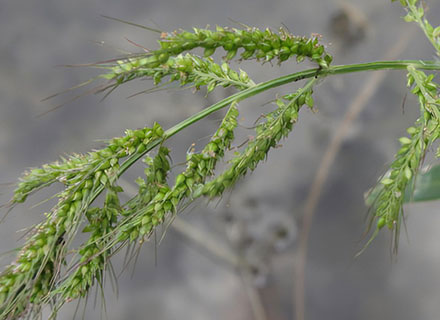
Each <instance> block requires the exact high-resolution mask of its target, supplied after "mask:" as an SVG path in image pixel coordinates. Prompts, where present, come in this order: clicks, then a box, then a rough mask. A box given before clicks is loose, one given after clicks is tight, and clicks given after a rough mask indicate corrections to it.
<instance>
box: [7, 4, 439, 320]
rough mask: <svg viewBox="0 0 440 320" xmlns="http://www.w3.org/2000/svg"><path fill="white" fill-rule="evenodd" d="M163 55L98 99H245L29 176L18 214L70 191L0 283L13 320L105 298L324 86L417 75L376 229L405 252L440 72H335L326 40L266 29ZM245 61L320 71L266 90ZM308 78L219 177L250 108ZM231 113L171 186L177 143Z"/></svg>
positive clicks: (128, 69) (435, 119)
mask: <svg viewBox="0 0 440 320" xmlns="http://www.w3.org/2000/svg"><path fill="white" fill-rule="evenodd" d="M400 2H401V3H402V5H404V6H405V8H406V9H407V10H408V17H407V20H415V21H417V22H418V23H419V24H420V25H421V27H422V28H423V30H424V31H425V34H426V35H427V36H428V38H429V39H430V41H431V42H432V43H433V44H434V47H435V48H436V49H438V48H440V44H439V34H440V31H439V30H440V29H439V28H435V29H434V28H432V27H431V26H430V25H429V23H428V22H427V21H426V19H425V18H424V11H423V8H422V7H417V1H415V0H408V1H406V0H400ZM437 29H439V30H437ZM159 45H160V48H159V49H158V50H155V51H148V52H144V53H141V54H137V55H132V56H130V57H126V58H123V59H121V60H113V61H115V62H114V63H113V62H109V63H98V64H97V65H96V66H98V67H100V68H104V69H107V70H108V73H106V74H103V75H101V76H99V77H98V78H104V79H106V80H108V81H109V83H108V84H107V85H105V86H104V87H98V88H97V90H96V91H97V92H100V91H105V90H107V89H109V88H116V87H118V86H119V85H121V84H123V83H126V82H128V81H130V80H133V79H138V78H148V79H151V80H153V82H154V85H155V86H159V85H166V84H170V83H175V82H177V83H180V85H182V86H184V87H189V88H196V89H200V88H201V87H202V86H206V88H207V92H211V91H212V90H214V89H215V88H216V87H219V86H222V87H234V88H235V89H236V90H237V91H238V92H237V93H235V94H232V95H230V96H229V97H227V98H225V99H223V100H221V101H219V102H217V103H215V104H213V105H212V106H210V107H207V108H206V109H203V110H201V111H200V112H198V113H197V114H194V115H192V116H191V117H189V118H188V119H185V120H183V121H182V122H180V123H179V124H177V125H175V126H174V127H172V128H170V129H168V130H166V131H164V130H163V129H162V127H161V126H160V125H159V124H157V123H155V124H154V125H153V126H152V127H151V128H143V129H138V130H127V131H126V134H125V136H123V137H119V138H114V139H112V140H110V141H109V142H108V143H107V146H106V147H104V148H103V149H100V150H96V151H93V152H90V153H88V154H85V155H73V156H71V157H68V158H66V159H61V161H58V162H54V163H51V164H47V165H43V166H42V167H41V168H36V169H31V170H30V171H28V172H27V173H26V174H25V175H24V176H23V177H22V178H21V181H20V182H19V183H18V186H17V188H16V190H15V193H14V197H13V199H12V200H11V204H12V205H15V204H17V203H21V202H24V201H25V200H26V199H27V197H28V196H29V195H31V194H32V193H33V192H36V191H38V190H40V189H42V188H44V187H46V186H49V185H51V184H52V183H54V182H61V183H62V184H63V185H64V190H63V191H61V192H59V193H58V194H56V195H55V197H56V198H57V199H58V203H57V204H56V205H55V207H54V208H53V209H52V210H51V211H50V212H49V213H47V214H46V218H47V219H46V221H44V222H42V223H40V224H38V225H37V226H35V227H34V228H33V229H32V231H31V232H30V234H29V238H28V239H27V240H26V242H25V244H24V245H23V247H22V248H21V249H20V250H19V253H18V256H17V258H16V260H15V261H14V262H13V263H11V264H10V265H9V266H7V267H6V268H5V270H4V271H3V272H2V273H1V274H0V317H1V318H2V319H18V318H20V317H23V316H29V317H37V316H38V315H39V314H40V312H41V310H42V308H43V307H44V306H46V305H49V304H51V305H52V306H53V314H52V316H53V317H55V316H56V313H57V311H58V309H59V308H60V307H61V306H62V305H63V304H64V303H65V302H66V301H70V300H73V299H77V298H83V297H86V296H87V294H88V293H89V292H90V289H91V288H92V286H94V285H96V284H99V286H101V287H103V286H104V282H105V272H106V271H107V270H109V268H110V267H111V265H110V262H111V261H110V258H111V257H112V255H114V254H115V253H116V252H118V251H119V249H121V248H123V247H125V246H131V247H134V246H137V245H139V246H140V245H142V244H143V242H144V241H146V240H148V239H149V238H150V236H151V235H152V234H153V233H154V232H155V230H156V228H157V227H158V226H159V225H161V224H163V223H164V222H165V221H166V220H167V219H169V218H171V219H172V217H173V216H174V215H175V214H177V213H178V212H180V211H182V210H183V209H184V208H185V207H187V206H188V205H189V204H190V203H191V202H192V201H193V200H195V199H197V198H199V197H202V196H205V197H207V198H213V197H217V196H221V195H222V194H223V192H224V191H225V190H226V189H227V188H230V187H233V186H234V184H235V183H236V182H237V181H238V180H239V179H240V178H242V177H243V176H245V175H246V173H248V172H249V171H252V170H254V169H255V168H256V167H257V165H258V164H259V163H260V162H261V161H263V160H265V159H266V158H267V155H268V153H269V151H270V150H271V149H272V148H275V147H277V146H278V145H279V142H280V141H281V139H283V138H285V137H287V136H288V134H289V133H290V132H291V130H292V128H293V125H294V124H295V123H296V122H297V120H298V113H299V111H300V109H301V107H302V106H303V105H308V106H309V107H313V103H314V102H313V99H312V93H313V86H314V85H315V84H316V82H317V81H318V79H321V78H325V77H327V76H333V75H336V74H343V73H352V72H358V71H366V70H380V69H404V68H407V69H408V85H409V86H412V87H413V88H412V92H413V93H414V94H415V95H417V97H418V99H419V103H420V110H421V116H420V118H419V119H418V120H417V121H416V124H415V126H414V127H411V128H409V129H408V133H409V136H407V137H402V138H401V139H400V143H401V148H400V150H399V151H398V153H397V155H396V157H395V160H394V162H393V163H392V165H391V170H390V172H389V174H388V175H387V176H386V177H384V178H383V179H382V180H381V183H380V189H378V190H379V191H378V192H379V193H378V195H377V198H376V203H375V207H374V214H373V215H372V217H371V221H370V222H371V224H373V223H374V222H375V223H376V226H375V231H374V234H373V237H372V238H374V236H375V235H376V234H377V233H378V232H379V230H380V229H381V228H383V226H388V228H389V229H391V230H392V231H393V232H394V235H395V238H394V239H395V244H396V245H397V240H398V235H399V228H400V225H401V221H402V217H403V214H402V205H403V194H404V193H405V191H406V190H407V188H408V186H411V183H412V181H413V177H414V176H415V175H416V174H417V171H418V169H419V167H420V165H421V163H422V162H423V159H424V156H425V153H426V150H427V148H428V147H429V146H431V145H432V144H433V142H434V141H435V140H437V139H438V137H439V136H440V128H439V125H440V111H439V106H440V98H439V96H438V85H437V84H436V83H435V82H433V80H434V75H426V74H425V73H424V72H423V71H421V70H431V71H432V70H440V64H439V63H436V62H432V61H413V60H399V61H378V62H372V63H364V64H355V65H345V66H330V63H331V61H332V57H331V56H330V55H329V54H328V53H327V52H326V51H325V48H324V46H323V45H322V44H320V43H318V38H317V37H312V38H306V37H297V36H294V35H292V34H290V33H289V32H287V31H286V30H285V29H280V31H279V32H278V33H275V32H272V31H271V30H269V29H266V30H264V31H262V30H259V29H257V28H245V29H242V30H241V29H234V28H222V27H217V28H216V29H215V30H209V29H197V28H195V29H194V30H193V32H188V31H175V32H172V33H162V34H161V38H160V40H159ZM197 48H198V49H204V57H203V58H201V57H197V56H196V55H194V54H191V53H190V51H192V50H194V49H197ZM219 48H222V49H223V50H224V51H225V52H226V56H225V57H224V61H223V63H222V64H217V63H215V61H214V59H213V58H212V56H213V55H214V53H215V52H216V51H217V49H219ZM237 55H239V57H240V59H243V60H249V59H257V60H260V61H263V62H271V61H274V60H277V61H278V63H281V62H283V61H286V60H288V59H290V58H292V57H296V60H297V61H298V62H301V61H302V60H304V59H305V58H308V59H310V60H311V61H313V62H315V63H316V64H317V67H316V68H313V69H308V70H304V71H300V72H297V73H294V74H289V75H285V76H282V77H279V78H276V79H273V80H269V81H266V82H262V83H258V84H255V83H254V82H253V81H252V80H251V79H250V78H249V76H248V75H247V73H246V72H244V71H243V70H239V71H238V72H237V71H234V70H232V69H231V68H230V65H229V64H228V62H229V61H230V60H231V59H233V58H235V57H236V56H237ZM305 78H308V79H310V80H309V81H308V82H307V83H306V84H305V86H304V87H303V88H301V89H299V90H297V91H296V92H295V93H293V94H289V95H285V96H282V97H281V98H279V99H277V100H276V105H277V108H276V109H275V110H274V111H272V112H269V113H267V114H266V115H265V117H264V120H263V121H261V122H260V123H259V124H258V125H257V126H256V134H255V137H253V138H252V139H249V141H247V144H246V146H245V147H244V150H242V151H241V152H237V153H236V154H235V155H234V156H233V157H232V159H231V160H230V161H229V164H228V167H227V168H226V169H224V170H223V171H222V172H220V173H216V165H217V163H218V162H219V161H221V159H223V157H224V155H225V153H226V152H227V151H228V150H229V149H230V146H231V143H232V142H233V141H234V130H235V128H236V127H237V117H238V109H237V104H238V102H240V101H242V100H244V99H247V98H249V97H252V96H254V95H256V94H258V93H261V92H263V91H266V90H269V89H272V88H275V87H278V86H281V85H285V84H287V83H291V82H294V81H299V80H302V79H305ZM86 83H87V84H88V83H90V81H89V82H86ZM227 106H229V110H228V112H227V113H226V115H225V116H224V118H223V121H222V122H221V124H220V125H219V128H218V130H217V131H216V132H215V133H214V134H213V136H212V137H211V139H210V141H209V142H208V143H207V144H206V146H205V147H204V148H203V149H202V150H201V151H199V152H196V150H195V149H190V151H189V152H188V153H187V159H186V168H185V169H184V170H183V172H181V173H180V174H178V175H177V176H176V178H175V181H174V182H173V183H170V181H169V178H168V175H169V173H170V172H171V166H170V159H169V153H170V150H169V149H168V148H167V147H165V146H164V143H165V141H166V140H167V139H169V138H170V137H171V136H173V135H175V134H177V133H178V132H180V131H181V130H183V129H184V128H186V127H188V126H190V125H192V124H194V123H195V122H197V121H199V120H201V119H203V118H205V117H206V116H208V115H209V114H211V113H213V112H215V111H217V110H220V109H222V108H225V107H227ZM154 148H157V149H156V150H157V151H156V154H155V155H154V157H152V156H146V158H145V160H144V162H145V164H146V168H145V170H144V172H145V178H138V179H137V180H136V182H137V183H138V185H139V190H138V194H137V195H136V196H135V197H133V198H131V199H130V200H128V201H127V202H125V203H121V201H120V199H119V196H118V194H119V193H120V192H122V191H123V190H122V188H120V187H119V186H118V181H117V180H118V178H119V177H120V176H121V175H122V174H123V173H124V172H125V171H126V170H127V169H128V168H129V167H130V166H131V165H133V164H134V163H135V162H136V161H138V160H140V159H141V158H143V157H144V156H145V155H146V154H147V153H148V152H150V151H152V150H153V149H154ZM438 154H440V150H439V151H438ZM102 192H105V194H106V196H105V200H104V201H103V205H102V206H96V207H91V206H92V203H93V202H94V201H95V199H96V198H97V197H98V196H99V195H100V194H101V193H102ZM171 219H169V220H170V221H172V220H171ZM81 228H83V229H82V231H83V233H85V234H87V235H88V239H86V241H85V242H83V243H82V244H81V245H80V246H75V245H73V243H74V242H73V240H75V239H76V235H77V233H78V232H79V231H80V230H81Z"/></svg>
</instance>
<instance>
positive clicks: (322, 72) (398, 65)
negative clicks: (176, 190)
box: [91, 60, 440, 202]
mask: <svg viewBox="0 0 440 320" xmlns="http://www.w3.org/2000/svg"><path fill="white" fill-rule="evenodd" d="M410 65H412V66H414V68H416V69H422V70H440V62H437V61H424V60H394V61H374V62H367V63H358V64H349V65H339V66H330V67H328V68H326V69H322V68H312V69H307V70H303V71H299V72H295V73H292V74H288V75H285V76H282V77H279V78H276V79H272V80H269V81H266V82H261V83H259V84H257V85H255V86H252V87H250V88H248V89H245V90H242V91H240V92H237V93H235V94H233V95H231V96H229V97H227V98H225V99H223V100H221V101H219V102H217V103H215V104H213V105H211V106H210V107H208V108H206V109H203V110H201V111H200V112H198V113H196V114H194V115H192V116H191V117H189V118H187V119H185V120H183V121H182V122H180V123H178V124H176V125H175V126H173V127H171V128H170V129H168V130H167V131H165V133H164V136H163V138H162V139H158V140H156V141H153V142H151V143H150V144H148V145H147V146H146V149H145V151H144V152H142V153H137V154H133V155H131V156H130V157H129V158H128V159H127V160H126V161H125V162H124V163H123V164H122V165H121V167H120V170H119V174H118V176H121V175H122V174H123V173H124V172H125V171H126V170H127V169H128V168H129V167H130V166H131V165H132V164H133V163H135V162H136V161H138V160H139V159H140V158H142V157H143V156H144V155H145V154H146V153H147V152H149V151H151V150H152V149H153V148H155V147H156V146H158V145H159V144H160V143H162V142H163V141H165V140H168V139H169V138H171V137H172V136H174V135H175V134H177V133H178V132H180V131H181V130H183V129H185V128H186V127H188V126H190V125H192V124H193V123H195V122H197V121H199V120H201V119H203V118H205V117H206V116H208V115H210V114H211V113H213V112H216V111H218V110H220V109H222V108H224V107H226V106H228V105H230V104H231V103H232V102H233V101H241V100H244V99H247V98H250V97H252V96H255V95H257V94H258V93H261V92H263V91H266V90H269V89H272V88H276V87H279V86H282V85H285V84H288V83H292V82H295V81H299V80H303V79H307V78H312V77H320V78H323V77H326V76H329V75H336V74H346V73H354V72H361V71H375V70H386V69H389V70H400V69H406V68H407V67H408V66H410ZM103 189H104V187H100V188H98V189H97V190H96V191H95V193H94V195H93V197H92V198H91V202H93V201H94V200H95V198H96V197H97V196H98V195H99V194H100V193H101V192H102V190H103Z"/></svg>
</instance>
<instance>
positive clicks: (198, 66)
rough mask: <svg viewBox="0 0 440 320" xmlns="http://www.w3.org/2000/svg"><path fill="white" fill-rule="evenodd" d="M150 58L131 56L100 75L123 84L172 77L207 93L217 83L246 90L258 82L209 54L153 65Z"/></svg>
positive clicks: (187, 55)
mask: <svg viewBox="0 0 440 320" xmlns="http://www.w3.org/2000/svg"><path fill="white" fill-rule="evenodd" d="M146 60H147V58H142V59H139V58H129V59H127V60H119V61H117V66H115V67H112V68H111V72H109V73H106V74H104V75H102V76H101V77H103V78H105V79H109V80H113V79H114V80H116V84H117V85H120V84H123V83H125V82H128V81H130V80H134V79H138V78H147V79H152V80H153V81H154V85H156V86H157V85H159V84H160V83H161V82H162V80H163V79H164V78H166V77H169V80H168V83H171V82H180V84H181V85H182V86H184V85H188V84H189V85H190V86H191V87H194V88H196V89H200V87H202V86H206V87H207V91H208V93H209V92H211V91H212V90H214V89H215V88H216V87H218V86H222V87H224V88H226V87H229V86H234V87H236V88H237V89H240V90H242V89H246V88H249V87H250V86H253V85H255V83H254V82H253V81H252V80H251V79H250V78H249V76H248V75H247V73H246V72H244V71H243V70H240V71H239V72H236V71H234V70H232V69H231V68H230V67H229V65H228V64H227V63H223V64H222V65H221V66H220V65H218V64H217V63H215V62H214V60H213V59H212V58H210V57H208V58H200V57H197V56H195V55H192V54H189V53H187V54H185V55H181V54H180V55H178V56H177V57H170V58H169V59H168V60H167V61H166V62H165V63H164V64H161V65H159V66H157V67H154V68H151V67H149V66H148V63H146V62H145V61H146Z"/></svg>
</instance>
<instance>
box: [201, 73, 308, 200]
mask: <svg viewBox="0 0 440 320" xmlns="http://www.w3.org/2000/svg"><path fill="white" fill-rule="evenodd" d="M315 81H316V79H312V80H310V81H309V82H308V83H307V84H306V85H305V86H304V88H302V89H299V90H298V91H297V92H296V93H294V94H291V95H288V96H285V97H283V99H277V101H276V103H277V106H278V108H277V109H276V110H275V111H273V112H271V113H269V114H267V115H266V117H265V118H266V121H265V122H264V123H262V124H259V125H258V126H257V128H256V133H257V134H256V136H255V138H254V139H253V140H252V141H250V142H249V143H248V145H247V147H246V149H245V150H244V151H243V152H242V153H241V154H239V155H237V156H236V157H234V158H233V159H232V160H231V166H230V167H229V168H228V169H227V170H226V171H225V172H223V173H221V174H220V175H219V176H217V177H216V178H215V179H213V180H212V181H209V182H208V183H207V184H206V185H205V186H204V187H203V189H202V194H203V195H207V196H209V197H216V196H219V195H221V194H222V193H223V191H224V190H225V189H226V188H228V187H230V186H232V185H234V183H235V182H236V181H237V180H238V179H239V178H241V177H242V176H244V175H245V174H246V173H247V172H248V170H254V169H255V168H256V167H257V165H258V163H259V162H260V161H262V160H264V159H266V157H267V154H268V152H269V150H270V149H271V148H274V147H275V146H276V145H277V144H278V142H279V141H280V140H281V139H282V138H285V137H287V135H288V134H289V133H290V131H291V130H292V128H293V125H294V124H295V123H296V121H297V119H298V112H299V110H300V108H301V107H302V106H303V105H304V104H307V105H308V106H310V107H312V106H313V99H312V92H313V91H312V86H313V84H314V83H315Z"/></svg>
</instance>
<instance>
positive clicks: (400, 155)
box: [369, 66, 440, 252]
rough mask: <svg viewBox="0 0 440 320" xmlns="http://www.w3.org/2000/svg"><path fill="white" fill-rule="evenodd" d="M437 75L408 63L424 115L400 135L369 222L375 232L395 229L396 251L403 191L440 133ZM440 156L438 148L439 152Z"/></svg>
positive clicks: (410, 83)
mask: <svg viewBox="0 0 440 320" xmlns="http://www.w3.org/2000/svg"><path fill="white" fill-rule="evenodd" d="M433 79H434V75H426V74H425V73H424V72H423V71H420V70H416V69H415V68H414V67H413V66H409V67H408V87H412V90H411V92H412V93H413V94H414V95H416V96H417V97H418V99H419V104H420V112H421V116H420V118H419V119H418V120H417V121H416V123H415V126H413V127H410V128H408V129H407V132H408V134H409V136H404V137H401V138H400V139H399V142H400V144H401V147H400V149H399V151H398V152H397V154H396V156H395V160H394V161H393V162H392V164H391V166H390V168H391V169H390V171H389V173H388V174H387V175H386V176H385V177H384V178H382V180H381V181H380V183H381V190H380V192H379V193H378V195H377V197H376V199H375V202H374V214H373V215H372V216H371V220H370V226H371V224H372V223H373V221H376V228H375V232H374V234H373V236H372V238H371V239H370V241H369V242H371V240H372V239H373V238H374V237H375V236H376V235H377V233H378V231H379V230H380V229H382V228H383V227H384V226H387V227H388V229H390V230H391V231H392V232H393V235H394V236H393V245H394V250H395V252H397V249H398V243H399V232H400V227H401V223H402V219H403V203H404V195H405V191H406V190H407V188H412V186H411V185H410V183H412V181H414V180H413V177H414V176H415V175H416V174H417V172H418V170H419V168H420V166H421V163H422V161H423V159H424V157H425V153H426V151H427V149H428V148H429V146H431V145H432V144H433V143H434V142H435V141H436V140H437V139H438V138H439V136H440V110H439V106H440V98H439V97H438V85H437V84H436V83H434V82H433ZM437 156H439V152H438V154H437Z"/></svg>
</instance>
